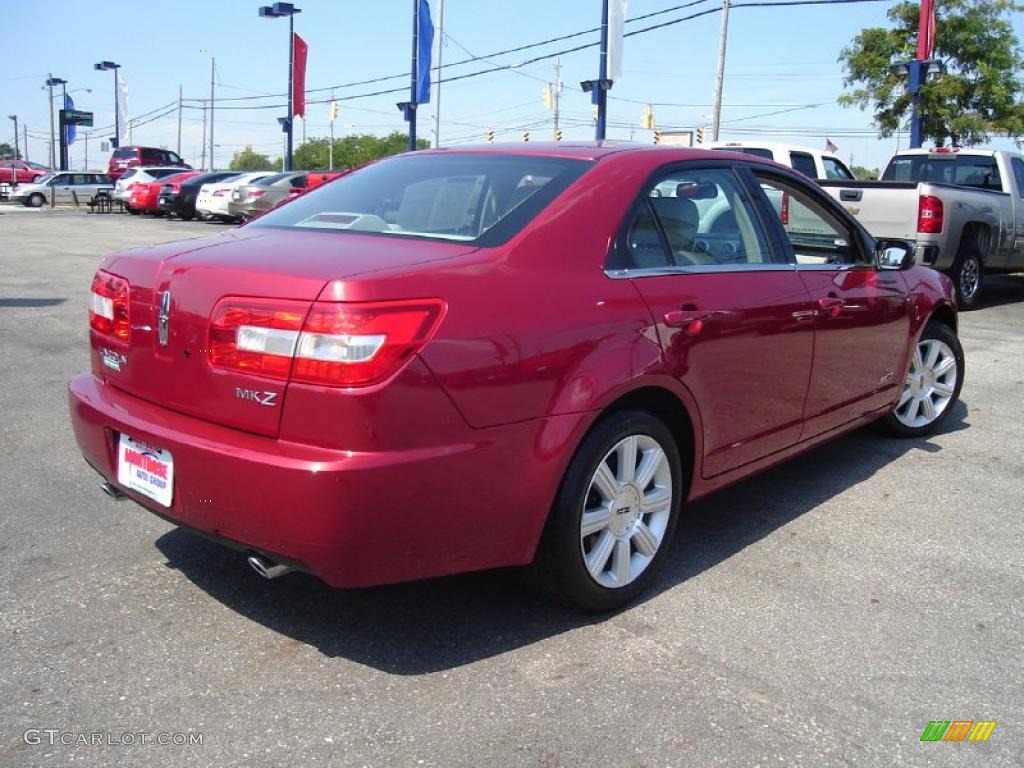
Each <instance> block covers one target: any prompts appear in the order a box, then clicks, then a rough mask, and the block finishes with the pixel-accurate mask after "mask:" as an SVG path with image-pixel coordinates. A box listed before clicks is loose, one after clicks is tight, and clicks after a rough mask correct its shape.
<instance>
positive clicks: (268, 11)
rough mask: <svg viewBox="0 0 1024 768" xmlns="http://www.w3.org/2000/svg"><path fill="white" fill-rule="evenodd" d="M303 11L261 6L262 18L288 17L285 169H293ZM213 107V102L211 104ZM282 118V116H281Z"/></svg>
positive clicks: (286, 5)
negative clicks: (297, 26)
mask: <svg viewBox="0 0 1024 768" xmlns="http://www.w3.org/2000/svg"><path fill="white" fill-rule="evenodd" d="M296 13H302V9H301V8H296V7H295V6H294V5H292V4H291V3H274V4H273V5H264V6H261V7H260V10H259V16H260V18H262V19H277V18H280V17H282V16H287V17H288V114H287V117H285V118H284V120H281V125H282V127H283V128H284V132H285V145H284V146H285V149H284V166H285V167H284V169H285V170H286V171H290V170H291V169H292V123H293V122H294V117H295V115H294V109H295V94H294V88H295V82H294V70H295V14H296ZM210 106H211V108H212V107H213V104H212V103H211V104H210ZM279 120H280V118H279Z"/></svg>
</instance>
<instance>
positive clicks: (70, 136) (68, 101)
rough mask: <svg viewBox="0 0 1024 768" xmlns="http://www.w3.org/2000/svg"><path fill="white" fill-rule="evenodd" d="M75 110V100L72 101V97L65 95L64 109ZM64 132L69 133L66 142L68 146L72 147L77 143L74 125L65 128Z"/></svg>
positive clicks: (66, 135)
mask: <svg viewBox="0 0 1024 768" xmlns="http://www.w3.org/2000/svg"><path fill="white" fill-rule="evenodd" d="M74 108H75V102H74V100H72V98H71V97H70V96H68V95H66V94H65V96H64V109H74ZM64 130H65V131H67V133H66V134H65V141H67V144H68V146H69V147H70V146H71V145H72V144H74V143H75V126H73V125H68V126H65V128H64Z"/></svg>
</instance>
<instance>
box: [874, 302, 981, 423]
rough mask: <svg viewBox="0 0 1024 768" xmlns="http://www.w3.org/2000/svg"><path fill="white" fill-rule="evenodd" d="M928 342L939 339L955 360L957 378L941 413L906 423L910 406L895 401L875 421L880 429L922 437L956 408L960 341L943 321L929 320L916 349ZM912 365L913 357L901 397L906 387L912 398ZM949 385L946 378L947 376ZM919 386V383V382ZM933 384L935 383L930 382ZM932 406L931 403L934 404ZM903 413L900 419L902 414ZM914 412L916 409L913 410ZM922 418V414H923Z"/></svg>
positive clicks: (961, 376)
mask: <svg viewBox="0 0 1024 768" xmlns="http://www.w3.org/2000/svg"><path fill="white" fill-rule="evenodd" d="M929 341H939V342H941V343H942V344H944V345H945V346H946V347H947V348H948V349H949V350H950V352H952V359H953V361H954V363H955V367H954V370H955V375H956V381H955V382H954V383H953V384H952V389H953V392H952V395H951V396H950V398H949V400H948V401H947V402H946V403H945V405H943V406H942V410H941V412H939V413H938V415H937V416H936V417H935V418H934V419H932V420H931V421H928V422H927V423H920V424H909V423H907V417H908V415H909V413H908V411H907V410H904V408H905V407H912V404H911V403H908V404H907V405H906V406H904V405H901V404H900V403H897V405H896V407H895V408H893V410H892V412H891V413H889V414H888V415H886V416H885V417H884V418H882V419H881V420H880V421H879V422H878V424H879V426H880V427H882V429H883V430H884V431H885V432H887V433H889V434H891V435H894V436H896V437H925V436H927V435H931V434H933V433H935V432H936V431H937V430H938V429H939V428H940V427H941V426H942V424H943V422H945V421H946V419H948V418H949V415H950V414H951V413H952V412H953V410H954V409H955V408H956V404H957V402H958V401H959V399H960V389H961V388H962V387H963V384H964V350H963V347H961V346H960V340H959V339H958V338H957V336H956V333H954V331H953V329H952V328H950V327H949V326H948V325H946V324H945V323H936V322H932V323H929V324H928V325H927V326H925V329H924V331H923V332H922V333H921V337H920V338H919V339H918V341H917V345H916V346H917V348H918V349H920V348H921V346H922V345H923V344H925V343H926V342H929ZM914 375H915V374H914V364H913V359H912V360H911V366H910V370H909V372H908V375H907V382H906V384H905V385H904V388H903V389H902V390H901V392H900V400H901V401H902V400H903V398H904V397H905V396H906V395H907V392H908V390H911V398H913V387H914V386H915V384H914V382H912V381H911V380H912V379H913V378H914ZM946 383H947V384H948V378H947V379H946ZM918 386H919V387H920V385H918ZM933 386H934V385H933ZM933 407H934V406H933ZM901 413H902V418H901V415H900V414H901ZM915 413H917V411H915ZM922 418H924V417H922Z"/></svg>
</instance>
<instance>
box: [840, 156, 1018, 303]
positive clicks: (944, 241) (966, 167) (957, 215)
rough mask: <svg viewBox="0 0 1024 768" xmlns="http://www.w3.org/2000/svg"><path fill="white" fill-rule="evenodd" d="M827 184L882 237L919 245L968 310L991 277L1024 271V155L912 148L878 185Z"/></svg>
mask: <svg viewBox="0 0 1024 768" xmlns="http://www.w3.org/2000/svg"><path fill="white" fill-rule="evenodd" d="M822 186H824V187H825V188H826V190H827V191H828V193H829V194H830V195H832V196H833V197H835V198H837V199H838V200H839V202H840V203H842V205H843V206H844V207H845V208H846V210H847V211H848V212H849V213H851V214H853V215H854V216H855V217H856V218H857V219H859V220H860V222H861V224H863V225H864V226H865V227H866V228H867V230H868V231H869V232H871V234H873V235H875V236H876V237H896V238H901V239H905V240H910V241H913V242H914V243H915V244H916V247H917V259H918V261H919V262H920V263H922V264H927V265H928V266H930V267H934V268H935V269H938V270H942V271H943V272H946V273H947V274H948V275H949V276H950V277H952V278H953V282H954V284H955V285H956V294H957V302H958V303H959V304H960V307H961V308H963V309H970V308H972V307H974V306H976V305H977V303H978V298H979V296H980V295H981V287H982V283H983V278H984V275H985V274H990V273H1000V272H1020V271H1024V155H1022V154H1019V153H1017V152H1001V151H995V150H986V149H957V150H927V149H909V150H902V151H900V152H897V153H896V154H895V155H893V156H892V158H890V160H889V163H888V165H886V167H885V171H883V173H882V178H881V180H880V181H857V182H828V183H824V184H823V185H822Z"/></svg>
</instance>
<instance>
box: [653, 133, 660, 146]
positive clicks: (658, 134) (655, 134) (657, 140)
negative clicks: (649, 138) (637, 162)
mask: <svg viewBox="0 0 1024 768" xmlns="http://www.w3.org/2000/svg"><path fill="white" fill-rule="evenodd" d="M654 143H655V144H661V131H655V132H654Z"/></svg>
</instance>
